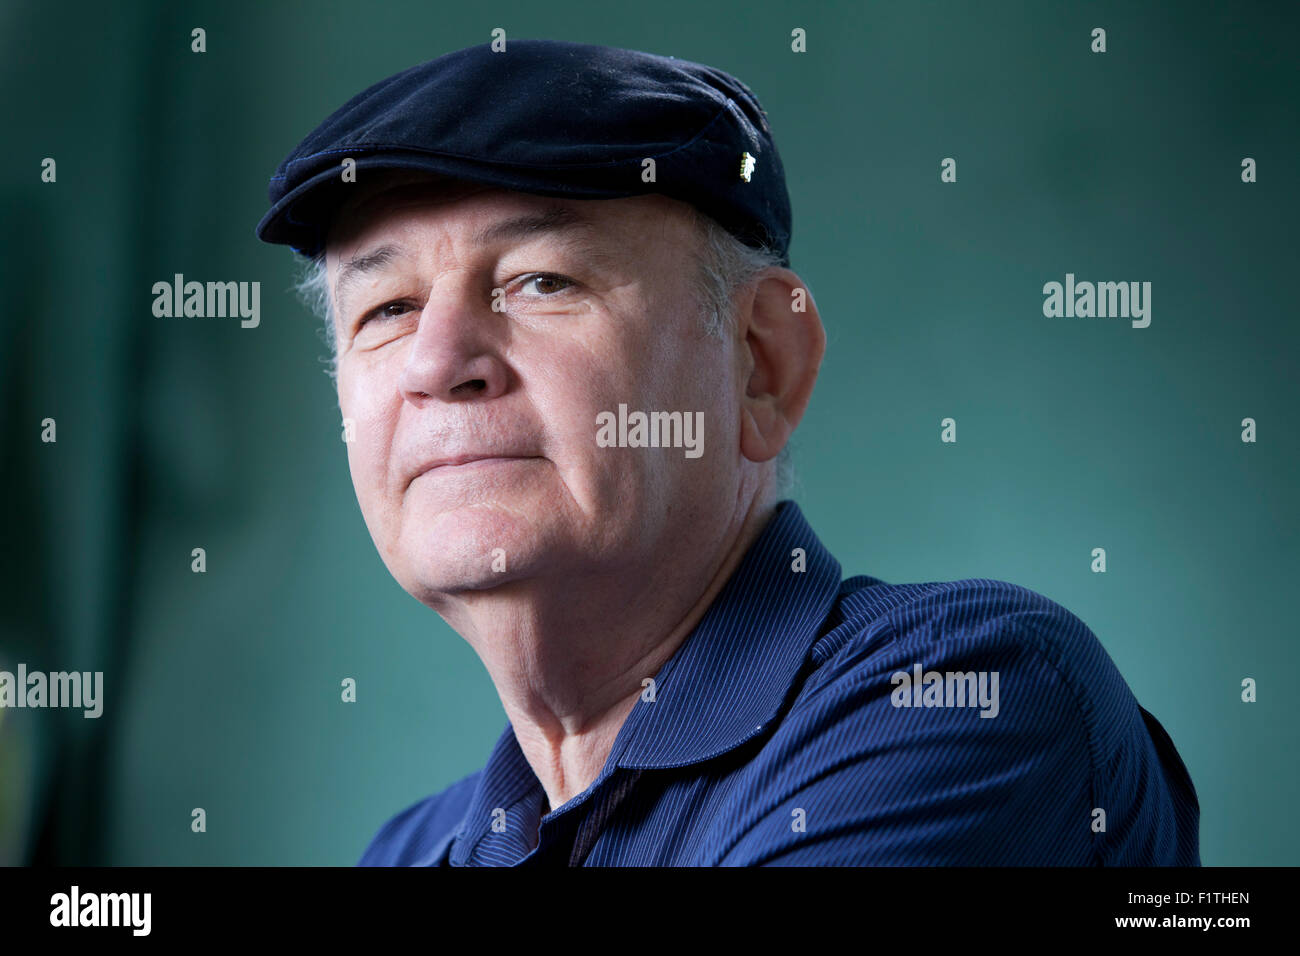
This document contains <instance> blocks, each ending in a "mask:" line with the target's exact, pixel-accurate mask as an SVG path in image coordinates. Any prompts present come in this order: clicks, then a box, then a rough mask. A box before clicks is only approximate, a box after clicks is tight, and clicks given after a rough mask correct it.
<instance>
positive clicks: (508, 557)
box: [398, 501, 555, 603]
mask: <svg viewBox="0 0 1300 956" xmlns="http://www.w3.org/2000/svg"><path fill="white" fill-rule="evenodd" d="M424 511H425V509H422V508H420V507H419V506H418V504H415V506H414V507H412V503H409V502H408V507H407V509H406V512H407V513H406V514H405V515H404V516H403V519H404V520H403V528H402V533H401V537H400V540H399V543H398V551H399V553H400V554H401V556H402V559H401V564H402V566H403V568H404V569H405V571H406V572H407V573H406V574H405V575H403V577H406V578H407V579H408V580H409V581H410V582H411V583H412V585H413V588H414V589H413V588H412V587H407V588H406V590H408V591H409V592H410V593H411V594H413V595H415V596H416V597H417V598H418V599H419V600H421V601H422V602H424V603H428V602H427V601H425V596H434V595H437V594H444V593H450V592H454V591H462V590H483V589H486V588H493V587H498V586H500V585H502V584H505V583H506V582H507V581H512V580H516V579H517V578H519V577H520V576H521V575H522V574H523V573H524V572H527V571H528V570H530V569H532V568H534V567H536V566H537V565H539V563H545V562H540V561H539V557H542V556H544V555H543V552H545V551H546V550H547V548H546V542H547V541H549V540H550V539H551V537H552V536H551V534H549V533H548V531H549V529H547V528H546V527H545V524H546V521H545V520H544V519H540V520H539V519H538V518H535V517H533V514H532V513H530V512H527V511H524V510H522V509H521V508H518V507H513V506H508V505H505V504H500V503H496V502H490V501H480V502H474V503H470V504H465V505H461V506H459V507H454V508H451V509H449V510H438V511H436V512H433V513H424ZM547 517H550V518H554V517H555V514H554V511H553V509H552V511H551V512H550V513H549V514H548V515H547ZM399 580H401V578H399Z"/></svg>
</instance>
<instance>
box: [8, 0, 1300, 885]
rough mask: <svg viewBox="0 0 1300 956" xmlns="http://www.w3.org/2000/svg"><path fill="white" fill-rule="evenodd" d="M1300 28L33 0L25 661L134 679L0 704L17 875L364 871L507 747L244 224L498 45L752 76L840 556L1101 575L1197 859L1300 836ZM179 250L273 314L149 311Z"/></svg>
mask: <svg viewBox="0 0 1300 956" xmlns="http://www.w3.org/2000/svg"><path fill="white" fill-rule="evenodd" d="M1296 10H1297V7H1296V5H1295V4H1280V3H1279V4H1276V5H1254V4H1229V3H1191V2H1188V3H1165V4H1140V5H1139V4H1133V3H1128V2H1123V3H1105V2H1098V3H1087V4H1083V3H1041V4H1025V3H988V4H984V3H981V4H974V3H918V2H898V0H894V2H873V3H870V4H867V3H818V4H815V5H807V6H800V5H795V4H787V3H778V2H770V0H751V2H743V3H739V2H737V3H716V4H708V3H701V2H698V0H692V2H687V3H683V2H673V0H657V2H655V3H652V4H611V3H609V2H607V0H594V2H575V0H556V2H552V3H549V4H537V3H528V2H519V3H515V2H493V3H491V4H470V3H466V4H450V3H430V2H421V3H416V2H410V3H390V4H371V3H358V2H350V3H342V2H319V0H316V2H310V3H307V2H300V3H299V2H295V3H274V4H273V3H251V2H249V3H215V2H213V3H190V2H175V3H163V2H158V3H120V4H107V5H105V4H99V3H89V2H71V3H64V4H59V5H57V6H56V5H50V4H45V3H34V2H24V3H17V4H14V3H12V2H6V3H4V4H3V6H0V90H2V92H3V102H4V110H5V117H4V148H3V150H0V221H2V222H3V229H2V230H0V283H2V286H0V288H2V290H3V305H4V309H3V318H2V319H0V321H2V322H3V336H0V376H2V379H0V382H2V388H3V401H4V414H3V416H2V417H0V428H2V429H3V439H4V440H3V443H0V455H3V457H4V466H3V469H2V470H0V481H2V482H3V483H4V487H3V498H2V500H3V502H4V504H3V508H4V533H3V542H4V543H3V560H4V568H3V575H0V581H2V584H0V586H2V587H3V589H4V592H3V601H2V603H0V607H2V612H0V613H2V614H3V618H2V619H0V625H2V626H0V669H9V670H13V669H15V668H16V666H17V664H18V663H25V664H26V665H27V667H28V669H29V670H38V669H39V670H46V671H55V670H81V671H102V672H103V673H104V680H105V688H104V713H103V716H102V717H100V718H98V719H86V718H84V717H82V715H81V712H80V711H68V710H52V709H47V710H8V711H0V862H4V863H10V864H24V863H55V864H119V865H135V864H164V865H176V864H180V865H183V864H255V865H261V864H339V865H349V864H352V863H354V862H355V861H356V859H357V858H358V857H359V855H360V854H361V851H362V850H363V848H364V847H365V845H366V843H367V841H368V840H369V838H370V837H371V835H372V834H373V833H374V831H375V830H376V829H377V828H378V827H379V826H380V824H381V823H383V822H384V821H385V820H386V819H387V818H388V817H389V816H391V815H392V814H394V813H395V812H397V811H398V810H400V809H402V808H404V807H406V806H407V805H409V804H411V803H413V802H414V801H416V800H418V799H420V798H421V797H423V796H425V795H427V794H430V793H433V792H435V791H437V790H439V789H441V788H443V787H445V786H446V785H448V784H449V783H451V782H453V781H454V780H456V779H458V778H460V777H462V776H464V775H465V774H467V773H470V772H472V771H474V770H475V769H477V768H478V767H480V766H481V765H482V763H483V761H484V760H485V759H486V757H487V754H488V752H489V750H490V748H491V746H492V744H493V743H494V742H495V740H496V738H497V736H498V735H499V733H500V732H501V730H502V728H503V727H504V724H505V715H504V712H503V710H502V708H501V705H500V703H499V701H498V699H497V697H496V694H495V691H494V688H493V686H492V684H491V682H490V681H489V680H488V678H487V676H486V673H485V671H484V670H483V668H482V666H481V665H480V663H479V661H478V658H477V657H476V656H475V655H474V653H473V652H472V651H471V650H470V649H469V647H468V646H467V645H466V644H465V643H464V642H463V641H462V640H461V639H460V638H459V637H458V636H457V635H456V634H455V633H453V632H452V631H451V630H450V629H448V628H447V627H446V626H445V625H444V624H443V623H442V621H441V620H440V619H439V618H438V617H437V616H436V615H434V614H433V612H431V611H429V610H427V609H426V608H424V607H423V606H422V605H420V604H418V603H417V602H416V601H415V600H414V599H412V598H411V597H409V596H408V595H407V594H406V593H405V592H403V591H402V590H401V589H400V588H399V587H398V586H397V584H396V583H395V582H394V581H393V580H392V579H391V577H390V576H389V575H388V573H387V571H386V570H385V568H384V566H383V564H382V562H381V561H380V559H379V557H378V555H377V553H376V551H375V548H374V546H373V544H372V542H371V540H370V538H369V535H368V534H367V531H366V528H365V525H364V523H363V521H362V518H361V515H360V512H359V510H358V508H357V504H356V500H355V497H354V494H353V490H352V486H351V482H350V479H349V475H348V470H347V464H346V458H345V450H344V445H343V443H342V441H341V440H340V422H339V415H338V408H337V404H336V399H335V396H334V394H333V391H332V388H331V384H330V381H329V379H328V377H327V376H326V374H325V372H324V366H323V364H322V360H323V358H324V356H325V346H324V344H323V342H322V340H321V338H320V337H319V334H318V327H317V323H316V322H315V320H314V319H313V318H312V317H311V316H310V314H309V313H308V312H307V310H306V309H305V308H304V307H303V306H302V305H301V304H300V303H299V302H298V300H297V299H296V298H295V296H294V294H293V293H292V291H291V285H292V282H293V280H294V276H295V267H294V262H293V258H292V256H291V254H290V253H289V252H288V251H287V250H286V249H284V248H282V247H271V246H266V245H263V244H262V243H260V242H258V241H256V239H255V238H254V236H253V226H254V225H255V223H256V222H257V220H258V218H259V217H260V216H261V214H262V213H263V211H264V210H265V208H266V182H267V177H268V176H269V175H270V174H271V173H272V172H273V170H274V168H275V166H276V165H277V163H278V162H279V161H280V160H281V159H282V158H283V156H284V155H285V153H286V152H288V150H289V149H291V148H292V147H293V146H294V145H295V144H296V143H297V142H298V141H299V139H301V138H302V136H303V135H305V134H306V133H307V132H308V131H310V130H311V129H312V128H313V127H314V126H315V125H316V123H318V122H319V121H320V120H321V119H323V118H324V116H325V115H327V114H328V113H329V112H331V111H332V110H333V109H334V108H335V107H337V106H339V105H340V104H341V103H342V102H343V101H344V100H346V99H347V98H349V97H350V96H352V95H353V94H355V93H357V92H359V91H360V90H361V89H363V88H364V87H366V86H368V85H370V84H371V83H373V82H375V81H377V80H379V79H381V78H383V77H385V76H387V75H389V74H391V73H394V72H396V71H397V70H399V69H402V68H405V67H407V66H411V65H414V64H416V63H418V62H421V61H424V60H427V59H430V58H432V57H435V56H438V55H441V54H443V53H446V52H449V51H451V50H455V49H458V48H461V47H464V46H468V45H471V44H476V43H485V42H488V40H489V38H490V32H491V30H492V29H493V28H495V27H502V28H504V29H505V30H506V31H507V36H508V37H515V38H522V37H549V38H557V39H571V40H579V41H584V42H592V43H602V44H607V45H612V46H625V47H634V48H638V49H642V50H646V51H649V52H654V53H660V54H665V55H673V56H677V57H679V58H683V59H690V60H697V61H703V62H706V63H709V64H712V65H714V66H717V67H720V68H723V69H725V70H727V71H729V72H732V73H734V74H735V75H737V76H738V77H740V78H741V79H742V80H744V81H745V82H746V83H747V84H748V85H750V86H751V88H752V89H753V90H754V91H755V93H756V94H757V95H758V96H759V98H760V99H761V101H762V103H763V104H764V106H765V108H766V110H767V113H768V116H769V118H770V120H771V124H772V127H773V130H774V133H775V136H776V141H777V144H778V147H779V149H780V150H781V153H782V157H783V160H784V163H785V167H786V171H787V177H788V182H789V189H790V194H791V197H792V200H793V206H794V241H793V246H792V266H793V268H794V269H795V270H796V271H797V272H799V273H800V275H801V276H803V277H804V278H805V279H806V281H807V283H808V285H809V287H810V288H811V290H812V291H813V294H814V296H815V299H816V303H817V305H818V308H819V309H820V311H821V314H822V317H823V320H824V322H825V325H826V329H827V334H828V339H829V350H828V354H827V358H826V362H825V365H824V367H823V370H822V373H821V378H820V380H819V383H818V386H817V389H816V393H815V395H814V399H813V403H812V406H811V408H810V410H809V412H808V414H807V416H806V418H805V420H804V422H803V424H802V425H801V427H800V428H799V430H798V432H797V434H796V438H795V452H796V454H795V462H796V466H797V470H798V475H799V484H798V487H797V489H796V491H795V495H794V496H795V497H796V498H797V500H798V501H799V502H800V503H801V505H802V506H803V508H804V510H805V513H806V514H807V516H808V517H809V519H810V521H811V523H812V525H813V527H814V528H815V529H816V530H817V531H818V532H819V534H820V535H821V536H822V538H823V540H824V541H825V542H826V544H827V545H828V546H829V548H830V549H831V551H832V553H834V554H835V555H836V556H837V557H838V559H839V560H840V562H841V563H842V564H843V566H844V569H845V573H846V575H847V574H855V573H867V574H872V575H875V576H877V577H880V578H883V579H885V580H887V581H891V582H903V581H938V580H950V579H957V578H965V577H986V578H999V579H1004V580H1010V581H1014V582H1017V583H1019V584H1023V585H1025V586H1027V587H1030V588H1033V589H1034V590H1037V591H1039V592H1041V593H1043V594H1045V595H1047V596H1048V597H1051V598H1052V599H1054V600H1056V601H1057V602H1059V603H1061V604H1063V605H1065V606H1066V607H1067V608H1069V609H1071V610H1072V611H1073V612H1074V613H1076V614H1077V615H1078V616H1079V617H1080V618H1082V619H1083V621H1084V622H1086V623H1087V624H1088V625H1089V626H1090V627H1091V628H1092V630H1093V631H1094V632H1095V633H1096V634H1097V635H1098V637H1099V638H1100V639H1101V641H1102V643H1103V644H1104V645H1105V647H1106V649H1107V650H1108V651H1109V653H1110V654H1111V656H1112V657H1113V658H1114V660H1115V662H1116V663H1117V665H1118V666H1119V668H1120V671H1121V672H1122V673H1123V674H1124V676H1125V678H1126V679H1127V680H1128V682H1129V684H1130V686H1131V687H1132V689H1133V691H1134V692H1135V694H1136V695H1137V698H1138V700H1139V701H1140V702H1141V703H1142V704H1143V705H1144V706H1145V707H1146V708H1147V709H1148V710H1150V711H1152V712H1153V713H1154V714H1155V715H1156V716H1157V717H1158V718H1159V719H1160V720H1161V722H1162V723H1163V724H1164V726H1165V728H1166V729H1167V730H1168V731H1169V733H1170V735H1171V736H1172V738H1173V740H1174V742H1175V744H1176V745H1177V747H1178V749H1179V751H1180V753H1181V754H1182V756H1183V758H1184V760H1185V762H1186V763H1187V766H1188V768H1189V770H1190V772H1191V776H1192V779H1193V781H1194V783H1195V785H1196V789H1197V792H1198V794H1199V798H1200V804H1201V841H1202V842H1201V852H1202V858H1203V861H1204V862H1205V863H1206V864H1210V865H1240V864H1285V865H1294V864H1295V863H1297V862H1298V861H1300V832H1298V830H1297V827H1296V824H1295V822H1294V821H1295V810H1294V808H1295V806H1296V805H1297V803H1298V802H1300V788H1298V783H1300V777H1298V773H1297V759H1296V754H1297V750H1298V748H1297V700H1296V691H1295V687H1296V684H1295V674H1296V673H1297V671H1298V670H1300V652H1298V651H1297V632H1296V626H1295V624H1294V622H1293V621H1292V619H1291V617H1290V613H1291V612H1290V611H1289V610H1288V608H1292V607H1293V605H1292V604H1291V603H1290V602H1291V601H1292V599H1293V598H1294V597H1295V594H1296V587H1297V584H1296V575H1297V570H1298V567H1297V529H1298V525H1300V521H1298V519H1300V508H1298V507H1297V499H1296V485H1297V480H1296V476H1297V465H1298V464H1300V462H1298V461H1297V443H1296V439H1297V435H1296V415H1297V411H1298V409H1297V402H1296V399H1297V388H1296V382H1297V373H1296V361H1297V354H1298V353H1297V345H1300V333H1298V331H1297V329H1298V325H1297V310H1296V292H1295V280H1296V275H1297V269H1296V262H1297V251H1298V250H1297V242H1296V238H1295V235H1296V232H1295V230H1296V222H1297V212H1298V211H1300V210H1298V209H1297V205H1298V204H1297V188H1296V176H1297V174H1296V167H1295V163H1296V157H1297V155H1300V137H1298V135H1297V122H1296V116H1297V112H1296V103H1297V92H1298V91H1300V84H1297V62H1298V58H1297V56H1296V53H1295V37H1296V35H1297V31H1296V27H1297V20H1298V17H1297V14H1296ZM195 27H202V28H203V29H204V30H205V31H206V52H203V53H195V52H192V51H191V30H192V29H193V28H195ZM1094 27H1102V28H1104V29H1105V30H1106V33H1107V49H1106V52H1105V53H1094V52H1092V50H1091V45H1092V39H1091V31H1092V30H1093V28H1094ZM795 28H802V29H804V30H806V35H807V52H805V53H795V52H792V50H791V31H792V30H793V29H795ZM484 108H485V109H490V108H491V105H490V104H484ZM948 157H951V158H953V159H955V160H956V162H957V181H956V182H953V183H945V182H942V181H941V178H940V173H941V167H940V164H941V161H942V160H943V159H945V158H948ZM1246 157H1250V158H1253V159H1254V160H1255V161H1256V163H1257V169H1258V181H1257V182H1254V183H1244V182H1243V181H1242V175H1241V173H1242V166H1241V164H1242V160H1243V159H1244V158H1246ZM45 158H53V159H54V160H55V161H56V167H55V168H56V179H55V181H54V182H43V181H42V175H41V174H42V161H43V160H44V159H45ZM176 273H181V274H183V275H185V276H187V277H190V278H194V279H199V280H201V281H209V280H221V281H258V282H260V283H261V323H260V325H259V326H258V327H257V328H255V329H245V328H241V327H240V324H239V322H238V321H237V320H232V319H193V318H191V319H184V318H170V319H169V318H158V317H155V316H154V315H153V312H152V302H153V296H152V292H151V290H152V286H153V284H154V283H155V282H158V281H170V280H171V278H172V277H173V276H174V275H175V274H176ZM1066 273H1073V274H1075V275H1076V276H1077V277H1078V278H1079V279H1080V280H1084V279H1087V280H1094V281H1096V280H1134V281H1149V282H1151V283H1152V298H1151V324H1150V326H1149V327H1148V328H1145V329H1135V328H1132V327H1131V326H1130V324H1129V323H1128V322H1127V321H1125V320H1122V319H1077V318H1068V319H1067V318H1048V317H1045V316H1044V314H1043V292H1042V287H1043V285H1044V283H1046V282H1050V281H1064V277H1065V275H1066ZM949 417H951V418H953V419H955V421H956V423H957V438H958V440H957V442H956V443H944V442H942V441H941V440H940V422H941V420H943V419H945V418H949ZM47 418H50V419H54V421H55V423H56V428H57V432H56V437H57V441H55V442H52V443H51V442H46V441H42V431H43V426H42V422H43V420H45V419H47ZM1244 418H1252V419H1254V420H1255V421H1256V423H1257V441H1255V442H1254V443H1247V442H1243V441H1242V437H1241V436H1242V420H1243V419H1244ZM198 547H201V548H204V549H205V550H206V554H207V570H206V573H203V574H196V573H193V572H192V571H191V560H192V559H191V552H192V549H194V548H198ZM1096 547H1103V548H1105V549H1106V555H1107V570H1106V572H1105V573H1104V574H1103V573H1094V572H1093V571H1092V570H1091V566H1092V549H1093V548H1096ZM345 677H353V678H355V680H356V682H357V688H358V691H357V701H356V703H353V704H345V703H343V702H342V701H341V700H340V681H341V680H342V679H343V678H345ZM1246 678H1252V679H1254V680H1255V681H1256V682H1257V695H1258V699H1257V700H1256V701H1255V702H1253V703H1246V702H1243V701H1242V699H1241V696H1242V681H1243V680H1244V679H1246ZM196 807H202V808H203V809H204V810H205V811H206V815H207V829H206V832H204V833H195V832H192V830H191V811H192V810H193V809H194V808H196Z"/></svg>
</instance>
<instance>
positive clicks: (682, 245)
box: [327, 184, 743, 606]
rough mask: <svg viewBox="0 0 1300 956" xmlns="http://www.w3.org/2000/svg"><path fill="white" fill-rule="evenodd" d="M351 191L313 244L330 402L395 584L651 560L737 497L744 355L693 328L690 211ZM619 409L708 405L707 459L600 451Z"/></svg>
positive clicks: (496, 578) (651, 563) (419, 191)
mask: <svg viewBox="0 0 1300 956" xmlns="http://www.w3.org/2000/svg"><path fill="white" fill-rule="evenodd" d="M354 206H356V207H357V209H359V210H360V211H357V210H356V209H354V210H353V211H347V210H345V212H344V215H343V216H342V217H341V219H340V221H339V223H338V225H337V226H336V228H335V229H334V230H333V231H332V232H331V236H330V244H329V248H328V253H327V265H328V269H329V277H330V285H331V288H332V289H333V292H334V297H335V298H334V303H335V313H336V323H337V324H336V331H337V336H338V350H339V360H338V385H339V404H340V408H341V411H342V415H343V417H344V419H351V420H352V423H353V425H354V438H353V440H352V441H350V443H349V444H348V446H347V447H348V461H349V465H350V468H351V472H352V480H353V484H354V485H355V488H356V492H357V500H358V501H359V503H360V505H361V510H362V513H363V515H364V517H365V520H366V524H367V526H368V528H369V530H370V533H371V535H372V537H373V538H374V541H375V544H376V546H377V548H378V550H379V552H380V555H381V556H382V557H383V559H384V562H385V564H386V565H387V566H388V569H389V570H390V572H391V573H392V574H393V576H394V578H396V580H397V581H398V582H399V583H400V584H401V585H402V587H403V588H405V589H406V590H407V591H408V592H410V593H411V594H412V595H414V596H415V597H416V598H418V599H420V600H421V601H424V602H425V603H426V604H430V605H431V606H437V605H438V604H439V603H440V601H441V599H442V598H444V597H445V596H446V595H451V594H456V593H457V592H462V591H465V590H467V589H468V590H478V589H483V588H492V587H496V586H499V585H502V584H505V583H506V582H513V581H518V580H521V579H528V578H536V577H539V576H549V577H557V576H558V577H560V579H561V580H562V581H564V580H567V581H569V582H573V581H574V580H575V579H576V578H577V577H579V576H581V575H583V574H588V573H611V572H612V573H619V571H620V570H624V571H626V573H627V574H629V575H635V574H637V573H644V571H645V569H646V568H653V567H655V566H656V562H663V561H673V560H675V555H676V556H677V557H678V558H680V556H681V549H682V548H686V547H690V545H691V543H692V542H694V541H696V540H698V538H699V536H700V535H709V534H712V533H713V532H714V530H715V529H717V528H719V527H720V526H721V523H722V522H723V521H725V520H726V518H728V517H729V516H730V515H731V514H732V513H733V512H734V509H735V505H736V500H737V489H738V483H739V480H740V476H739V469H738V465H739V461H740V454H739V450H738V449H739V427H740V401H741V396H742V395H743V385H741V384H739V383H740V381H741V375H742V372H743V369H742V368H741V367H740V365H739V359H738V350H737V349H736V347H735V345H734V343H733V341H732V340H731V338H730V337H728V338H727V339H726V340H725V341H723V340H720V339H718V338H715V337H711V336H708V335H707V334H706V333H705V332H704V331H703V321H702V318H701V312H700V304H699V303H698V301H697V300H696V296H695V291H694V284H693V278H694V276H695V274H696V269H697V265H696V262H697V259H696V250H697V248H698V238H697V236H696V234H695V232H694V228H693V226H692V224H691V220H690V218H689V217H688V212H689V210H688V208H687V207H685V206H683V205H681V204H680V203H677V202H675V201H674V200H670V199H667V198H664V197H660V196H647V197H639V198H635V199H618V200H587V201H581V200H559V199H550V198H546V197H542V196H535V195H530V194H525V193H517V192H509V191H501V190H496V189H484V188H481V187H474V186H466V185H464V184H455V185H453V186H451V187H448V186H446V185H444V186H439V187H437V188H431V187H429V186H427V185H426V186H423V187H421V186H407V187H402V188H400V189H392V190H389V191H387V192H384V193H382V194H381V195H380V196H379V197H378V198H377V200H371V201H368V202H366V203H364V204H354ZM494 302H495V303H497V308H496V309H494V307H493V304H494ZM620 404H624V405H626V406H627V410H628V412H632V411H644V412H647V413H648V412H651V411H668V412H673V411H676V412H682V413H683V414H684V415H685V414H690V415H692V416H693V415H694V413H695V412H703V413H704V418H703V423H704V442H703V455H702V456H701V457H698V458H688V457H686V455H685V453H684V449H682V448H631V447H613V448H609V447H601V446H600V445H598V444H597V441H596V435H597V416H598V415H599V414H600V413H601V412H614V413H615V414H617V412H618V408H619V405H620ZM471 459H477V460H471ZM706 540H707V539H706Z"/></svg>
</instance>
